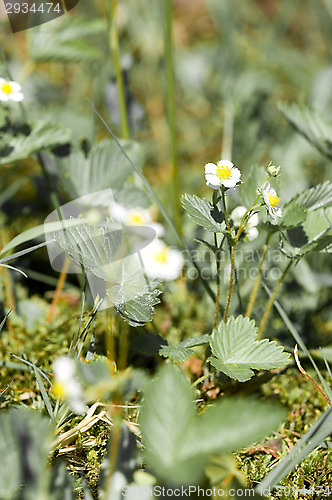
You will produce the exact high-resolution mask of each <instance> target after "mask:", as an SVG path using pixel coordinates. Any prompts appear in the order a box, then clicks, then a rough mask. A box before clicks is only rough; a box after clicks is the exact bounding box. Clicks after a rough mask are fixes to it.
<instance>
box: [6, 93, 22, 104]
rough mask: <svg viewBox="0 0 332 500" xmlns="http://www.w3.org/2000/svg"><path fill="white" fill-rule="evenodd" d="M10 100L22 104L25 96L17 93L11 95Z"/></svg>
mask: <svg viewBox="0 0 332 500" xmlns="http://www.w3.org/2000/svg"><path fill="white" fill-rule="evenodd" d="M9 98H10V100H11V101H15V102H21V101H23V99H24V95H23V94H22V92H15V93H14V94H10V97H9Z"/></svg>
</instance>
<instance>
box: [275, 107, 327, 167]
mask: <svg viewBox="0 0 332 500" xmlns="http://www.w3.org/2000/svg"><path fill="white" fill-rule="evenodd" d="M279 109H280V111H281V112H282V113H283V114H284V116H285V117H286V119H287V120H288V121H289V123H290V124H291V125H292V126H293V127H294V128H295V130H296V131H297V132H299V133H300V134H301V135H303V136H304V137H305V138H306V139H307V140H308V141H309V142H310V143H311V144H312V145H313V146H315V148H317V149H318V151H320V152H321V153H322V154H323V155H324V156H327V157H328V158H330V159H332V123H330V122H329V121H328V120H326V119H325V117H324V116H321V114H320V113H318V112H317V111H315V110H313V109H310V108H308V107H303V106H298V105H296V104H279Z"/></svg>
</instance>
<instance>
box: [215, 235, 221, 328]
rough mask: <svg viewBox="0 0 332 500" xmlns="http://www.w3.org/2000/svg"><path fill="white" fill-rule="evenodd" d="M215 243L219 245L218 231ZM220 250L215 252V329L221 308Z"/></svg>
mask: <svg viewBox="0 0 332 500" xmlns="http://www.w3.org/2000/svg"><path fill="white" fill-rule="evenodd" d="M214 244H215V246H216V247H218V241H217V235H216V233H214ZM220 251H221V248H218V250H217V251H216V254H215V256H216V264H217V295H216V312H215V313H214V323H213V329H215V328H217V324H218V316H219V309H220V259H219V252H220Z"/></svg>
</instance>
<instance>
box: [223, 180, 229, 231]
mask: <svg viewBox="0 0 332 500" xmlns="http://www.w3.org/2000/svg"><path fill="white" fill-rule="evenodd" d="M221 198H222V204H223V209H224V215H225V222H226V227H227V230H228V232H229V236H230V235H231V226H230V224H229V219H228V213H227V208H226V196H225V187H224V186H221Z"/></svg>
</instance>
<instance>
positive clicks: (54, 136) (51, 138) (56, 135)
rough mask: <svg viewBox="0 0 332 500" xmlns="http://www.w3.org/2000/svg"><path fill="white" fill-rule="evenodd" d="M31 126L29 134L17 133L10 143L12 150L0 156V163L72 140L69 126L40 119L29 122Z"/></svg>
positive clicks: (25, 156) (18, 158) (21, 158)
mask: <svg viewBox="0 0 332 500" xmlns="http://www.w3.org/2000/svg"><path fill="white" fill-rule="evenodd" d="M29 126H30V128H31V131H30V134H29V135H17V136H15V137H13V138H12V139H11V140H10V142H9V145H10V147H11V148H13V149H12V151H11V152H10V153H9V154H8V155H7V156H3V157H1V158H0V165H4V164H7V163H12V162H15V161H19V160H23V159H24V158H27V157H28V156H30V155H31V154H32V153H34V152H38V151H40V150H42V149H45V148H49V147H52V146H55V145H59V144H65V143H67V142H69V141H70V138H71V133H70V130H69V129H68V128H65V127H63V126H62V125H59V124H57V123H52V122H45V121H42V120H39V121H37V122H33V123H29Z"/></svg>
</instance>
